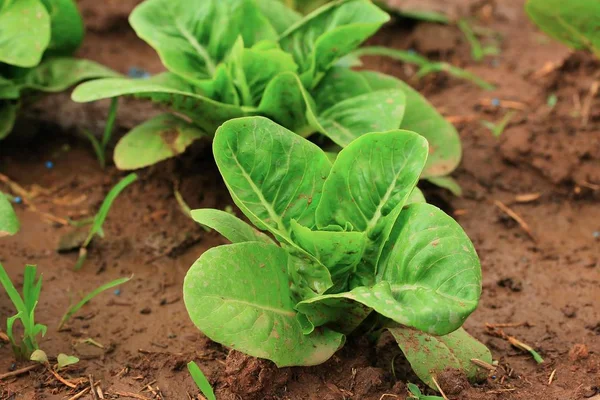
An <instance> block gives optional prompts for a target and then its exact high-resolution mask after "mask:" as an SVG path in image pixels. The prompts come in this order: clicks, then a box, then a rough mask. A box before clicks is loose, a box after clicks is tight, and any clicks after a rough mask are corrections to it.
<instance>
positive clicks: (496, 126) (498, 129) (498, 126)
mask: <svg viewBox="0 0 600 400" xmlns="http://www.w3.org/2000/svg"><path fill="white" fill-rule="evenodd" d="M514 116H515V111H509V112H507V113H506V115H504V117H502V119H501V120H500V122H498V123H494V122H491V121H485V120H483V121H481V124H482V125H483V126H485V127H486V128H487V129H489V130H490V132H492V135H494V137H496V138H499V137H500V136H501V135H502V134H503V133H504V130H505V129H506V128H507V127H508V124H510V121H512V119H513V117H514Z"/></svg>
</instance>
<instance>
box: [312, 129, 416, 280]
mask: <svg viewBox="0 0 600 400" xmlns="http://www.w3.org/2000/svg"><path fill="white" fill-rule="evenodd" d="M426 160H427V141H426V140H425V139H423V137H422V136H419V135H417V134H416V133H414V132H409V131H401V130H397V131H390V132H385V133H368V134H366V135H363V136H361V137H359V138H358V139H356V140H355V141H353V142H352V143H351V144H350V145H349V146H348V147H346V148H345V149H343V150H342V151H341V152H340V153H339V155H338V157H337V159H336V160H335V163H334V164H333V168H332V170H331V173H330V175H329V176H328V178H327V180H326V181H325V186H324V188H323V196H322V198H321V202H320V203H319V206H318V207H317V215H316V221H317V226H318V227H319V228H320V229H326V228H327V227H328V226H330V225H335V226H339V227H342V228H345V227H347V226H350V227H352V230H355V231H359V232H365V233H366V234H367V237H368V239H369V243H368V244H367V250H366V253H365V259H366V262H368V263H369V264H370V265H372V267H373V268H372V271H371V272H372V273H374V272H375V269H374V268H375V264H376V263H377V259H378V257H379V253H380V251H381V248H382V247H383V244H384V242H385V241H386V240H387V237H388V235H389V232H390V230H391V229H392V226H393V224H394V221H395V220H396V217H397V215H398V213H399V212H400V210H401V208H402V206H403V205H404V204H405V203H406V200H407V199H408V197H409V196H410V194H411V193H412V191H413V189H414V187H415V185H416V183H417V182H418V180H419V175H420V174H421V171H422V170H423V166H424V165H425V161H426Z"/></svg>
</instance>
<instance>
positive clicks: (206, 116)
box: [72, 73, 246, 134]
mask: <svg viewBox="0 0 600 400" xmlns="http://www.w3.org/2000/svg"><path fill="white" fill-rule="evenodd" d="M124 95H135V96H136V97H139V98H145V99H150V100H152V101H154V102H156V103H158V104H162V105H165V106H167V107H170V108H172V109H173V110H174V111H177V112H179V113H181V114H183V115H185V116H187V117H189V118H190V119H191V120H192V122H194V124H195V125H198V126H199V127H200V128H202V129H204V130H205V131H206V132H207V133H209V134H212V133H213V132H214V131H215V130H216V129H217V128H218V127H219V126H220V125H221V124H223V122H225V121H227V120H230V119H232V118H237V117H242V116H245V115H246V112H245V111H244V110H243V109H242V108H240V107H239V106H235V105H230V104H224V103H220V102H218V101H215V100H212V99H211V98H209V97H210V94H207V95H204V94H202V93H199V92H198V88H197V87H194V86H193V85H191V84H189V83H187V82H186V81H185V80H183V79H181V78H179V77H178V76H177V75H174V74H171V73H165V74H160V75H157V76H155V77H152V78H150V79H114V78H113V79H98V80H95V81H91V82H86V83H84V84H81V85H79V86H78V87H77V88H75V91H74V92H73V95H72V98H73V100H74V101H77V102H88V101H96V100H100V99H106V98H113V97H117V96H124Z"/></svg>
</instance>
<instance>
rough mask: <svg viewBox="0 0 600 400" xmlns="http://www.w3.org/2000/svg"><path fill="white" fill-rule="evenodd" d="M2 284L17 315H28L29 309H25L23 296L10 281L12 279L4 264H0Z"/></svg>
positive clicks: (0, 281)
mask: <svg viewBox="0 0 600 400" xmlns="http://www.w3.org/2000/svg"><path fill="white" fill-rule="evenodd" d="M0 283H2V286H4V290H6V294H8V297H9V298H10V301H12V303H13V304H14V306H15V308H16V309H17V313H21V312H23V313H25V314H28V313H27V308H26V307H25V303H24V302H23V299H22V298H21V295H20V294H19V292H18V291H17V288H15V285H13V283H12V281H11V280H10V277H9V276H8V274H7V273H6V270H5V269H4V267H3V266H2V264H0ZM26 318H28V317H26Z"/></svg>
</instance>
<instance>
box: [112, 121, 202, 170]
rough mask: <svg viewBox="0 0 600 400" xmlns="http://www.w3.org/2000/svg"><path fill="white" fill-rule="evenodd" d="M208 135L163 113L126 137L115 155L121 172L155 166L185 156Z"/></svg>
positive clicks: (116, 163)
mask: <svg viewBox="0 0 600 400" xmlns="http://www.w3.org/2000/svg"><path fill="white" fill-rule="evenodd" d="M204 136H208V135H207V134H206V133H205V132H204V131H202V130H201V129H198V128H197V127H195V126H194V125H192V124H190V123H189V122H187V121H185V120H184V119H182V118H179V117H177V116H175V115H172V114H160V115H157V116H155V117H154V118H152V119H149V120H148V121H146V122H144V123H142V124H141V125H138V126H136V127H135V128H133V129H132V130H131V131H129V132H128V133H127V134H125V136H123V137H122V138H121V139H120V140H119V142H118V143H117V146H116V147H115V152H114V161H115V165H116V166H117V168H119V169H121V170H132V169H138V168H143V167H147V166H150V165H154V164H156V163H158V162H160V161H163V160H166V159H168V158H171V157H175V156H177V155H179V154H182V153H183V152H184V151H185V149H186V148H187V147H188V146H189V145H191V144H192V143H193V142H194V141H196V140H198V139H200V138H202V137H204Z"/></svg>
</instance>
